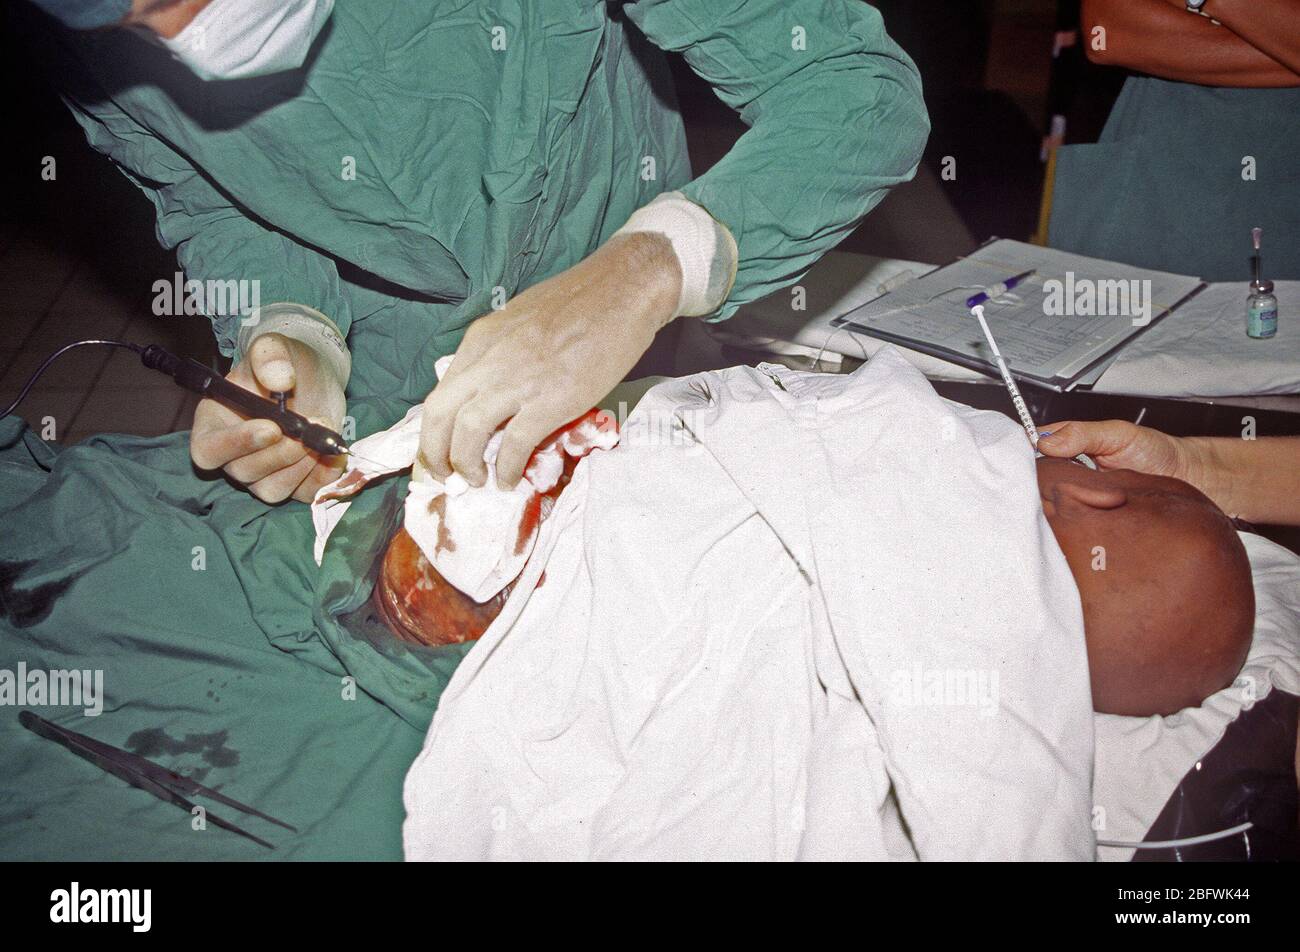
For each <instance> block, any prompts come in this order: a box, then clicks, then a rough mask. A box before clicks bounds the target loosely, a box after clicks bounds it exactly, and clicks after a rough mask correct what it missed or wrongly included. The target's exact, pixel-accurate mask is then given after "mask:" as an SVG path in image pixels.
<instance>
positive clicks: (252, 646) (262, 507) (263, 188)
mask: <svg viewBox="0 0 1300 952" xmlns="http://www.w3.org/2000/svg"><path fill="white" fill-rule="evenodd" d="M36 5H37V6H39V7H41V8H44V10H43V12H41V13H37V12H35V11H34V10H30V8H29V12H30V16H29V17H28V18H27V19H28V20H30V26H29V29H30V30H31V31H32V38H33V39H32V41H33V43H34V44H40V48H41V49H42V56H43V57H44V58H45V59H46V61H47V62H48V63H49V65H50V68H51V70H52V72H53V74H54V76H55V81H56V82H57V83H58V84H59V85H60V88H61V91H62V92H63V93H64V96H65V99H66V101H67V103H68V105H69V106H70V108H71V109H72V111H73V113H74V115H75V116H76V118H77V120H78V121H79V122H80V124H81V125H82V127H83V128H84V129H85V132H86V135H87V138H88V139H89V141H90V143H91V145H92V146H93V147H94V148H96V149H97V150H99V151H100V152H102V153H104V154H105V155H107V156H108V157H109V158H110V159H111V161H112V162H113V163H114V164H115V165H116V166H117V167H118V168H119V169H120V170H121V172H122V173H123V174H125V175H127V176H128V177H129V178H130V179H131V180H132V181H133V182H135V183H136V184H137V185H138V186H139V187H140V189H141V190H142V191H143V192H144V194H145V195H146V196H147V197H148V198H149V200H151V201H152V202H153V203H154V206H155V208H156V211H157V233H158V237H159V240H160V241H162V242H163V244H164V245H166V246H168V247H172V248H175V249H176V252H177V256H178V259H179V261H180V264H181V266H182V267H183V269H184V271H185V275H186V278H187V279H190V280H192V281H199V282H213V281H216V282H225V281H236V282H255V283H256V287H257V288H258V296H259V299H260V301H261V302H262V304H264V305H266V304H270V303H274V302H289V303H291V304H294V305H297V306H299V307H298V308H297V311H298V313H296V314H291V315H290V316H289V317H287V318H285V317H283V316H276V317H270V318H267V319H266V320H263V319H262V315H263V314H266V313H269V312H271V311H272V310H273V309H269V308H268V309H267V310H266V311H262V312H251V313H249V312H245V311H243V310H238V309H233V308H232V309H227V310H224V311H220V312H218V311H210V312H209V314H208V316H209V317H210V318H211V320H212V325H213V329H214V332H215V334H216V337H217V340H218V342H219V344H220V346H221V348H222V350H223V352H224V353H226V354H228V355H230V356H232V357H234V358H235V361H236V363H235V365H234V368H233V369H232V371H231V374H232V378H233V379H235V380H237V381H238V382H240V383H241V384H242V385H244V386H248V387H250V388H257V389H259V390H261V391H262V392H277V391H287V392H289V393H290V401H291V405H292V406H294V407H295V408H296V409H298V410H300V411H301V412H303V413H305V414H307V415H310V416H313V417H316V418H319V419H322V420H324V421H326V422H329V423H331V424H333V425H336V426H339V427H340V428H343V429H344V432H345V435H349V436H362V435H365V434H366V433H370V432H373V431H375V430H378V429H381V428H383V427H386V426H388V425H390V424H392V423H393V422H395V421H396V420H397V419H399V418H400V417H401V416H402V414H404V413H405V412H406V410H407V409H408V408H409V407H411V406H414V405H416V404H418V403H420V402H424V404H425V410H424V424H423V431H422V438H421V451H422V454H423V456H424V458H425V460H426V462H428V464H429V466H430V468H431V469H432V470H433V471H434V472H436V473H438V474H442V475H446V474H448V473H449V472H450V471H451V470H453V469H455V470H457V471H459V472H461V473H462V474H463V475H464V476H465V477H466V478H467V479H469V480H470V481H471V482H474V483H478V482H481V481H482V480H483V479H484V478H485V472H484V470H483V466H482V449H483V445H484V444H485V443H486V441H487V439H488V437H489V436H490V435H491V433H492V431H493V430H495V429H496V428H497V427H499V426H503V425H504V426H505V428H506V439H505V441H504V443H503V450H502V455H501V457H500V459H499V470H498V475H499V477H500V478H501V480H502V481H503V482H507V483H508V482H510V481H511V480H513V479H514V478H517V476H518V473H519V471H521V470H522V468H523V465H524V463H525V461H526V459H527V456H528V454H529V453H530V452H531V450H532V448H533V447H534V446H535V445H536V443H537V442H538V441H539V440H540V439H541V438H542V437H544V436H545V435H546V433H548V432H549V431H550V430H552V429H554V427H556V426H558V425H560V424H562V423H564V422H565V421H567V420H568V419H570V418H572V417H573V416H576V415H577V414H578V413H580V412H582V411H583V410H585V409H586V408H587V407H589V406H591V405H593V404H594V403H595V402H596V401H597V400H598V399H599V398H600V397H601V396H602V395H603V394H604V393H605V392H606V391H608V390H609V389H610V388H611V387H612V386H613V385H614V384H616V383H617V382H618V381H619V380H620V379H621V378H622V377H623V376H624V375H625V374H626V373H627V371H628V370H629V369H630V368H631V367H632V365H633V364H634V363H635V361H636V360H637V358H638V357H639V356H640V355H641V353H642V352H643V351H644V350H645V349H646V347H648V345H649V343H650V341H651V339H652V338H653V336H654V333H655V332H656V331H657V330H658V329H660V328H661V327H662V326H664V325H665V324H666V323H668V322H669V321H671V320H673V319H676V318H686V319H691V318H703V319H706V320H723V319H725V318H727V317H728V316H729V315H731V314H732V313H733V312H734V311H735V309H736V308H737V307H738V306H740V305H741V304H744V303H745V302H747V301H752V300H755V299H756V298H759V297H761V296H763V295H765V294H768V293H771V292H772V291H774V290H777V289H779V288H781V287H784V286H786V285H789V284H791V283H793V282H794V281H796V280H797V279H798V278H799V277H800V276H801V275H802V274H803V273H804V272H805V271H807V269H808V268H809V267H810V266H811V265H812V263H813V262H815V261H816V260H817V259H818V257H819V256H820V255H822V254H823V253H824V252H826V251H827V250H828V249H829V248H831V247H833V246H834V245H835V244H836V243H837V242H838V241H839V240H840V239H842V238H843V237H844V236H845V235H847V234H848V233H849V232H850V231H851V230H852V229H853V228H854V227H855V226H856V225H857V224H858V223H859V222H860V221H861V220H862V218H863V217H864V216H865V215H866V214H867V213H868V212H869V211H870V210H871V209H872V208H873V207H874V206H875V205H876V204H878V202H879V201H880V200H881V199H882V198H883V196H884V195H885V193H886V192H887V190H888V189H889V188H890V187H892V186H894V185H897V184H899V183H901V182H904V181H906V180H908V179H909V178H910V177H911V175H912V174H913V173H914V171H915V168H916V166H917V163H918V161H919V159H920V155H921V150H922V148H923V146H924V143H925V140H926V136H927V133H928V122H927V118H926V113H925V108H924V104H923V102H922V98H921V87H920V80H919V77H918V75H917V72H916V69H915V67H914V66H913V64H912V62H911V60H910V59H909V58H908V57H907V56H906V54H905V53H903V51H902V50H900V49H899V48H898V47H897V46H896V45H895V44H894V43H893V42H892V41H891V40H890V39H889V37H888V36H887V35H886V33H885V30H884V26H883V24H882V23H881V18H880V16H879V14H878V13H877V12H876V11H875V10H874V9H873V8H872V7H871V6H869V5H867V4H864V3H859V2H856V0H749V2H744V3H739V2H737V3H718V2H715V0H640V2H634V3H614V2H601V0H553V2H546V3H529V2H522V0H489V2H481V3H473V2H450V0H448V2H429V3H392V2H389V0H336V2H334V3H330V2H328V0H322V2H310V0H285V2H283V3H276V2H272V0H257V2H254V0H210V2H205V0H177V2H170V0H135V3H132V2H131V0H36ZM268 10H269V11H271V12H269V13H268ZM60 21H61V22H60ZM664 50H670V51H680V52H681V53H683V54H684V56H685V58H686V61H687V63H688V64H689V65H690V67H691V68H692V69H693V70H695V71H696V72H697V73H698V74H699V75H701V76H702V77H703V78H704V79H706V80H707V81H708V82H709V83H710V84H711V85H712V86H713V88H714V89H715V90H716V92H717V94H718V96H719V97H721V98H722V99H723V100H724V101H725V102H727V103H728V104H729V105H730V106H732V107H733V108H735V109H736V110H738V111H739V112H740V114H741V116H742V118H743V119H744V120H745V122H746V123H747V125H748V126H749V129H748V131H747V132H746V133H745V135H744V136H742V137H741V139H740V140H739V141H738V142H737V144H736V145H735V147H734V148H733V149H732V150H731V152H730V153H729V154H728V155H727V156H726V157H724V158H723V159H722V160H721V161H720V162H719V163H718V164H717V165H716V166H714V167H713V168H712V169H710V170H709V171H708V172H707V173H705V174H703V175H701V176H699V177H695V178H693V177H692V175H691V171H690V168H689V165H688V162H687V158H686V148H685V139H684V134H683V129H682V124H681V120H680V118H679V116H678V114H677V111H676V108H675V99H674V93H673V89H672V85H671V81H670V78H669V75H668V71H667V68H666V63H665V60H664V57H663V53H662V51H664ZM452 353H456V354H457V357H456V360H455V362H454V363H453V369H452V371H451V373H450V374H449V375H448V376H447V377H446V378H444V380H443V381H442V383H441V384H439V385H438V387H437V388H436V389H435V382H436V381H435V376H434V362H435V361H436V360H437V359H438V358H439V357H442V356H444V355H447V354H452ZM220 470H224V475H225V477H226V478H224V479H223V478H217V476H219V475H220V474H219V472H218V471H220ZM0 472H3V474H4V475H3V480H2V481H0V523H3V524H4V526H5V530H4V532H3V534H2V535H0V672H2V671H3V670H10V671H16V670H17V667H18V665H19V664H20V663H22V664H24V665H25V666H26V667H27V668H28V669H77V670H99V671H102V672H103V679H104V686H105V698H104V711H103V713H102V714H101V715H100V716H99V717H96V718H90V717H86V716H83V714H82V713H81V709H80V708H75V707H70V706H63V707H59V706H50V708H49V710H48V711H46V712H44V713H45V715H46V716H48V717H50V718H51V719H54V720H57V721H59V722H60V723H64V724H66V725H67V726H70V727H72V729H74V730H79V731H81V732H83V733H87V734H90V735H92V736H94V737H96V738H97V739H100V740H103V741H106V742H108V743H111V744H114V745H117V746H125V747H129V748H130V749H133V750H137V751H139V752H141V753H144V754H146V755H147V756H150V757H152V758H153V759H155V760H158V761H159V762H162V763H165V764H167V765H168V766H171V767H174V768H177V769H181V770H183V771H186V772H191V773H193V774H195V775H196V776H198V777H200V778H201V779H203V780H204V782H205V783H208V784H209V785H211V786H219V787H221V788H222V789H223V790H224V791H225V792H226V793H228V794H230V795H231V796H234V797H236V798H238V799H240V800H243V801H245V802H248V803H252V804H254V805H256V806H258V807H259V808H260V809H262V810H264V811H266V812H268V813H270V814H272V815H275V816H278V817H281V818H283V819H285V820H288V821H289V822H291V823H293V824H294V825H296V826H298V827H299V829H300V831H301V832H300V833H299V834H298V835H291V834H287V833H285V832H284V831H279V830H276V829H275V828H270V829H265V828H258V829H257V830H256V832H258V833H259V834H265V835H268V838H270V839H273V840H276V841H277V845H278V849H277V850H276V851H275V852H274V853H270V852H269V851H266V850H264V849H263V848H261V847H258V846H257V845H255V844H252V843H250V842H248V841H246V840H242V839H240V838H238V837H234V836H231V835H229V834H228V833H224V832H222V831H219V830H216V829H215V828H210V827H208V828H204V826H203V824H202V823H201V822H200V821H199V820H198V819H194V818H191V817H187V816H186V815H184V814H183V813H181V812H180V811H178V810H177V809H176V808H175V807H173V806H169V805H165V804H162V803H159V802H157V801H155V800H153V799H152V798H150V797H149V796H147V795H145V794H143V793H141V792H140V791H138V790H133V789H131V788H129V787H126V786H125V785H124V784H122V783H121V782H120V781H118V780H115V779H113V778H111V777H107V776H106V775H104V774H102V773H101V772H99V771H97V770H95V768H93V767H91V766H90V765H88V764H86V763H84V762H82V761H80V760H78V759H76V758H74V757H72V756H71V755H69V754H68V753H67V752H66V751H63V750H62V749H61V748H56V747H54V746H53V745H51V744H49V743H48V742H46V741H42V740H39V739H37V738H35V737H34V736H32V735H29V734H27V733H26V732H24V731H23V730H22V729H21V728H20V727H19V726H18V725H17V718H16V716H4V715H3V710H4V708H0V742H2V743H3V748H4V749H3V754H4V758H5V764H6V770H5V771H3V772H2V774H0V855H2V856H5V857H84V858H144V857H196V858H197V857H204V858H216V857H229V858H260V857H262V856H271V857H278V858H397V857H399V856H400V824H401V818H402V807H401V799H400V793H401V780H402V777H403V775H404V773H405V769H406V767H407V765H409V763H410V761H411V760H412V758H413V757H414V754H415V752H416V751H417V750H418V747H419V744H420V741H421V738H422V736H423V730H424V728H425V727H426V726H427V724H428V721H429V718H430V717H431V715H432V712H433V710H434V707H435V706H436V703H437V698H438V695H439V693H440V691H441V690H442V688H443V687H444V686H445V685H446V683H447V680H448V678H449V677H450V675H451V673H452V671H453V670H454V668H455V666H456V663H457V662H458V660H459V659H460V657H462V656H463V654H464V651H465V650H466V649H464V648H454V649H437V650H433V649H431V650H428V651H419V650H408V649H404V648H400V647H396V646H394V645H392V644H391V643H388V642H386V641H385V640H384V639H383V638H382V636H381V635H380V634H376V631H375V628H374V624H373V622H374V620H373V618H367V617H366V612H365V601H366V595H367V593H368V590H369V582H368V576H367V573H368V572H372V571H373V561H374V557H375V554H376V552H378V551H382V546H383V542H384V540H385V539H386V538H387V536H388V534H389V533H391V531H392V529H393V526H394V525H395V520H396V519H398V518H400V506H399V505H398V504H397V499H398V497H399V485H398V484H394V485H390V486H387V487H384V486H380V487H376V488H374V489H372V490H367V492H366V493H363V494H361V497H359V499H358V502H357V503H355V504H354V506H353V507H352V509H351V510H350V511H349V514H348V516H347V517H346V518H345V520H344V522H343V523H342V524H341V525H340V527H339V529H338V530H336V532H335V535H334V536H332V537H331V542H330V546H329V548H327V550H326V553H325V560H324V563H323V564H322V565H321V566H320V567H317V566H316V564H315V563H314V561H313V559H312V526H311V521H310V514H309V512H308V509H307V507H306V506H305V505H303V504H302V501H303V500H306V499H309V498H310V497H311V495H312V493H313V492H314V490H315V488H316V487H317V486H319V485H321V484H322V483H323V482H325V481H327V480H329V479H331V478H333V476H334V475H336V474H337V464H336V462H335V461H332V460H328V459H321V458H317V457H315V456H313V455H312V454H310V453H308V452H307V451H305V450H304V449H303V448H302V447H301V446H299V445H298V444H296V443H293V441H289V440H286V439H284V438H282V437H280V436H279V434H278V431H274V428H273V427H272V428H271V429H270V431H268V429H267V424H266V423H265V422H263V421H246V420H242V419H240V418H238V417H236V416H235V415H234V414H232V413H230V412H229V411H227V410H226V409H225V408H223V407H219V406H216V405H214V404H211V403H209V402H206V401H205V402H204V403H203V404H201V405H200V408H199V412H198V414H197V415H196V420H195V428H194V431H193V432H192V434H173V435H172V436H169V437H163V438H159V439H139V438H128V437H96V438H93V439H91V440H88V441H86V442H84V443H82V444H80V445H78V446H76V447H73V448H69V449H59V448H57V447H52V446H48V445H46V444H44V443H43V442H42V441H40V440H39V439H37V438H36V436H35V435H34V434H33V433H31V432H30V431H29V430H27V429H26V428H25V427H24V426H23V425H22V423H21V421H19V420H17V419H16V418H13V417H11V418H8V419H6V420H5V421H3V423H0ZM2 688H3V685H2V684H0V689H2ZM0 701H3V696H2V690H0ZM11 703H12V702H11ZM248 822H249V826H250V828H253V827H256V825H257V823H258V821H256V820H252V821H248Z"/></svg>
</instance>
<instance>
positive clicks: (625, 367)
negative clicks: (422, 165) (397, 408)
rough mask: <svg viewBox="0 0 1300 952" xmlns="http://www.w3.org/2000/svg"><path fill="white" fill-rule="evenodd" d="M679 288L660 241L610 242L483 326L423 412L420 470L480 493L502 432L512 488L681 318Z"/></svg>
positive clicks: (468, 337) (668, 247) (500, 477)
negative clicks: (534, 458) (453, 477)
mask: <svg viewBox="0 0 1300 952" xmlns="http://www.w3.org/2000/svg"><path fill="white" fill-rule="evenodd" d="M681 289H682V273H681V268H680V266H679V264H678V260H677V256H676V254H675V253H674V251H673V245H672V243H671V242H670V241H669V240H668V238H666V237H665V236H664V235H661V234H657V233H654V232H635V233H628V234H616V235H614V236H613V237H612V238H610V239H609V241H607V242H606V243H605V244H604V245H602V246H601V247H600V248H598V249H597V250H596V251H595V252H594V253H593V254H591V255H590V256H589V257H587V258H585V259H584V260H582V261H580V262H579V263H578V264H576V265H574V266H573V267H572V268H570V269H569V270H567V271H564V272H562V273H561V274H558V275H556V276H555V277H553V278H549V279H548V280H546V281H543V282H541V283H540V284H537V285H534V286H533V287H531V288H529V289H528V290H526V291H524V292H523V293H522V294H519V295H517V296H516V297H514V298H512V299H511V300H510V301H509V302H508V303H507V304H506V305H505V307H503V308H502V309H501V310H499V311H494V312H493V313H491V314H487V315H484V316H483V317H480V318H479V319H478V320H476V321H475V322H474V323H473V324H471V325H470V327H469V330H468V331H467V332H466V333H465V339H464V340H463V341H462V342H461V345H460V348H459V349H458V350H457V351H456V359H455V360H454V361H453V362H452V364H451V369H450V370H449V371H448V372H447V374H446V376H444V377H443V378H442V380H441V382H440V383H439V384H438V386H437V387H436V388H435V389H434V391H433V392H432V393H431V394H429V397H428V399H426V400H425V402H424V420H423V423H422V426H421V433H420V456H421V459H422V460H423V462H424V465H425V466H427V467H428V469H429V470H430V471H431V472H432V473H433V474H434V475H435V476H436V477H437V478H438V479H439V480H445V479H446V478H447V477H448V476H449V475H450V474H451V472H452V470H453V469H454V470H455V471H456V472H458V473H460V474H461V476H463V477H464V478H465V479H466V480H467V481H468V482H469V483H470V485H472V486H481V485H483V482H484V480H485V479H486V476H487V469H486V466H485V465H484V462H483V450H484V448H485V447H486V446H487V442H488V440H489V439H490V438H491V437H492V434H493V433H494V432H495V431H496V429H497V428H498V427H500V426H501V425H502V424H503V423H505V424H506V427H505V432H504V434H503V436H502V442H501V447H500V451H499V453H498V454H497V459H496V470H497V482H498V484H499V485H500V486H501V487H502V488H507V489H508V488H510V487H512V486H514V485H515V484H516V483H518V482H519V479H520V477H521V476H522V475H523V471H524V466H525V465H526V464H527V462H528V458H529V456H530V455H531V454H532V452H533V449H534V448H535V447H536V446H537V445H538V444H539V443H541V442H542V440H543V439H545V438H546V437H547V436H548V435H549V434H550V433H552V432H553V431H555V430H557V429H559V428H560V427H561V426H563V425H564V424H566V423H568V422H569V421H570V420H572V419H574V418H575V417H578V416H581V415H582V414H583V413H586V412H587V411H588V410H590V409H591V407H592V406H594V405H595V404H596V402H597V401H599V400H600V399H601V398H602V397H603V396H605V394H606V393H608V392H609V391H610V390H612V389H613V388H614V386H615V385H616V384H618V382H619V381H621V380H622V379H623V377H624V376H625V375H626V374H627V372H628V371H629V370H631V369H632V366H633V365H634V364H635V363H636V362H637V360H638V359H639V358H640V357H641V355H642V354H644V353H645V352H646V349H647V348H649V346H650V342H651V341H652V340H653V339H654V335H655V332H656V331H658V330H659V329H660V328H661V327H663V326H664V325H665V324H667V323H668V322H669V321H671V320H672V319H673V318H674V317H676V316H677V314H678V312H679V307H680V297H681ZM506 421H509V422H508V423H506Z"/></svg>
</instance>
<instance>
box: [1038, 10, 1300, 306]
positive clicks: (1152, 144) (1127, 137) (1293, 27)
mask: <svg viewBox="0 0 1300 952" xmlns="http://www.w3.org/2000/svg"><path fill="white" fill-rule="evenodd" d="M1189 8H1192V9H1189ZM1081 27H1082V42H1083V44H1084V49H1085V50H1086V51H1087V53H1088V56H1089V58H1090V59H1091V60H1092V61H1093V62H1096V63H1100V64H1103V65H1109V66H1117V67H1126V68H1128V69H1131V70H1133V71H1134V75H1132V76H1130V77H1129V78H1128V79H1127V80H1126V82H1125V85H1124V88H1123V90H1122V91H1121V93H1120V96H1119V99H1118V101H1117V102H1116V103H1115V106H1114V108H1113V110H1112V111H1111V114H1110V118H1109V119H1108V120H1107V123H1106V128H1105V129H1104V130H1103V132H1102V135H1101V138H1100V140H1099V141H1098V142H1096V143H1088V144H1081V145H1071V146H1066V147H1065V148H1063V149H1061V151H1060V152H1059V153H1058V157H1057V165H1056V186H1055V191H1054V200H1053V207H1052V218H1051V225H1050V233H1049V243H1050V244H1051V245H1052V246H1053V247H1057V248H1062V249H1065V250H1067V251H1074V252H1078V253H1080V254H1086V255H1090V256H1093V257H1097V258H1106V259H1111V260H1116V261H1123V262H1126V263H1128V264H1134V265H1139V266H1142V267H1148V268H1155V269H1158V270H1162V271H1172V272H1175V273H1178V274H1189V275H1194V276H1196V277H1200V278H1203V279H1205V280H1207V281H1240V282H1241V287H1242V297H1243V301H1244V298H1245V295H1246V286H1247V284H1248V282H1249V281H1250V279H1251V269H1250V255H1251V250H1252V249H1251V229H1252V228H1255V227H1260V228H1263V229H1264V249H1265V250H1264V265H1265V271H1266V277H1268V278H1270V279H1274V280H1280V279H1284V278H1289V279H1296V278H1300V160H1298V159H1297V156H1298V155H1300V0H1192V2H1190V3H1189V2H1188V0H1084V3H1083V6H1082V19H1081ZM1243 308H1244V303H1243Z"/></svg>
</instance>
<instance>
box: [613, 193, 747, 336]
mask: <svg viewBox="0 0 1300 952" xmlns="http://www.w3.org/2000/svg"><path fill="white" fill-rule="evenodd" d="M644 231H650V232H658V233H659V234H661V235H663V236H664V237H665V238H667V239H668V240H669V241H670V242H671V243H672V246H673V252H674V253H675V254H676V255H677V263H678V265H679V266H680V267H681V271H682V293H681V297H680V298H678V301H677V316H678V317H682V316H686V317H699V316H702V315H705V314H712V313H713V312H714V311H716V310H717V309H718V308H719V307H721V306H722V303H723V302H724V301H726V299H727V295H728V294H730V293H731V285H732V284H733V283H734V282H735V280H736V266H737V264H738V262H739V253H738V252H737V250H736V240H735V239H734V238H733V237H732V236H731V232H730V231H728V230H727V227H726V226H725V225H723V224H722V223H721V222H720V221H718V220H717V219H715V218H714V217H713V216H712V215H710V214H709V213H708V212H707V211H705V210H704V209H703V208H701V207H700V206H699V205H697V204H695V203H694V202H692V201H691V200H690V199H688V198H687V197H686V196H685V195H683V194H682V193H681V192H664V193H663V194H661V195H656V196H655V197H654V199H653V200H652V201H651V202H650V203H649V204H648V205H646V206H645V207H644V208H639V209H637V210H636V211H635V212H633V213H632V217H631V218H629V219H628V220H627V224H626V225H624V226H623V227H622V228H620V229H619V230H618V231H616V232H615V233H614V234H616V235H622V234H628V233H631V232H644Z"/></svg>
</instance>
